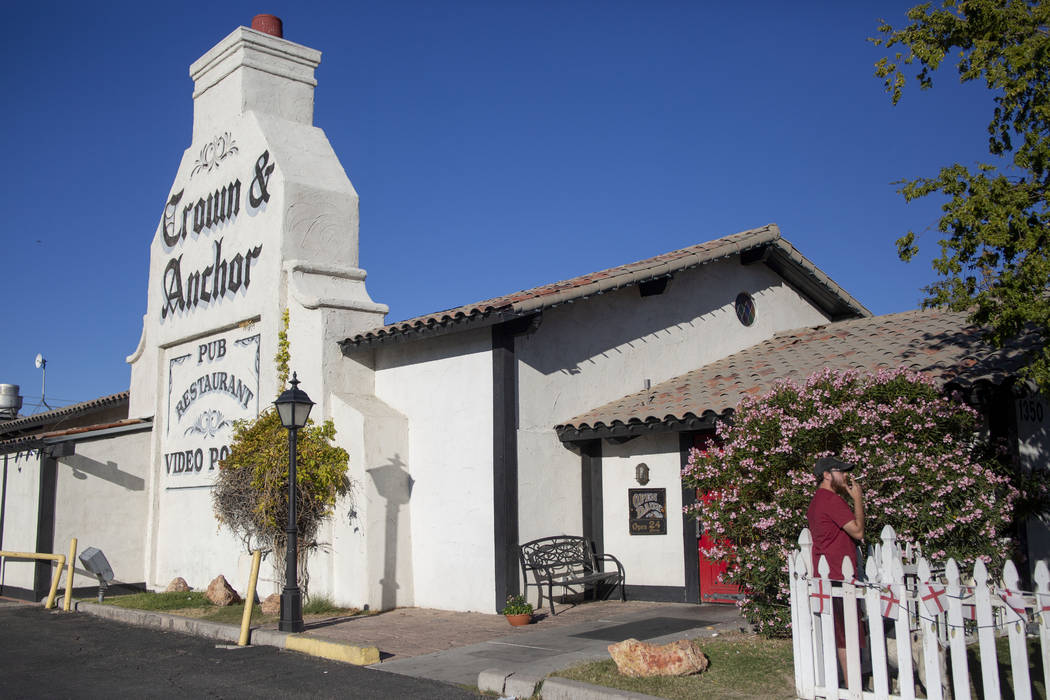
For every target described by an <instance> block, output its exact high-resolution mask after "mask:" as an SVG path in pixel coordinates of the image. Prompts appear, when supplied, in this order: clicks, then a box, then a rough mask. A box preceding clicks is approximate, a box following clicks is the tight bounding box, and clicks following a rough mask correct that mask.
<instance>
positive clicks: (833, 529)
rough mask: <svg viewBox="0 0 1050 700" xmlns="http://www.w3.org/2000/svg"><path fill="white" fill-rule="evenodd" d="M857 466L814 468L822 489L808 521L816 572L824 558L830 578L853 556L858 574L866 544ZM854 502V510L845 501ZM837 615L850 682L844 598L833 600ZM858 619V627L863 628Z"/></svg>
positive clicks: (842, 662) (827, 463)
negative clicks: (861, 547)
mask: <svg viewBox="0 0 1050 700" xmlns="http://www.w3.org/2000/svg"><path fill="white" fill-rule="evenodd" d="M852 470H853V465H852V464H850V463H849V462H843V461H842V460H840V459H837V458H836V457H821V458H820V459H818V460H817V461H816V463H815V464H814V465H813V474H814V476H816V477H817V479H818V482H819V486H818V487H817V492H816V493H815V494H813V500H812V501H810V504H809V510H808V511H807V512H806V518H807V520H809V534H810V535H812V537H813V571H814V572H816V571H817V564H818V563H819V562H820V557H821V556H822V555H823V556H824V557H826V558H827V560H828V565H829V567H830V569H831V570H830V571H829V572H828V577H829V578H831V579H833V580H837V581H841V580H842V579H843V577H842V560H843V558H844V557H849V558H850V561H851V563H852V564H853V571H854V573H855V574H856V573H859V572H858V570H857V566H858V563H857V543H861V542H863V541H864V494H863V492H862V491H861V488H860V484H859V483H857V481H856V479H849V478H848V477H847V475H846V473H847V472H849V471H852ZM844 498H848V499H850V500H851V501H852V502H853V510H850V508H849V506H847V505H846V502H845V501H844V500H843V499H844ZM833 611H834V614H835V646H836V647H837V648H838V657H839V667H840V668H841V669H842V676H843V678H845V679H846V682H847V684H848V683H849V679H848V678H846V625H845V623H844V622H843V619H842V598H835V599H834V601H833ZM859 622H860V621H859V620H858V627H859ZM860 645H861V646H862V647H863V646H864V635H863V634H861V637H860Z"/></svg>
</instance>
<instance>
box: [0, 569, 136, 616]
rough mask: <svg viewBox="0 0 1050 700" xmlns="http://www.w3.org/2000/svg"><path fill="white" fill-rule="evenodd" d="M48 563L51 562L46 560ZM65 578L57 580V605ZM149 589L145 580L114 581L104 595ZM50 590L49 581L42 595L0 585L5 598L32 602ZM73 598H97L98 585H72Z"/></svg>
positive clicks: (20, 588) (0, 594) (127, 593)
mask: <svg viewBox="0 0 1050 700" xmlns="http://www.w3.org/2000/svg"><path fill="white" fill-rule="evenodd" d="M48 563H49V564H50V563H51V562H48ZM63 576H64V574H63ZM64 584H65V579H64V578H63V580H62V581H59V585H58V590H56V591H55V600H56V601H59V602H58V603H57V605H61V604H62V603H61V602H60V601H61V600H62V596H64V595H65V594H66V589H65V585H64ZM148 590H149V589H148V588H146V582H145V581H139V582H138V583H114V584H113V585H111V586H110V587H109V588H107V589H106V597H109V596H114V595H129V594H132V593H145V592H147V591H148ZM50 592H51V584H50V582H49V583H48V584H47V590H45V591H44V595H42V596H39V597H37V596H34V595H33V591H31V590H29V589H28V588H22V587H21V586H8V585H4V586H0V596H3V597H5V598H16V599H18V600H28V601H30V602H32V603H38V602H40V601H41V600H45V599H46V598H47V594H48V593H50ZM73 597H74V598H87V597H92V598H97V597H98V586H74V587H73Z"/></svg>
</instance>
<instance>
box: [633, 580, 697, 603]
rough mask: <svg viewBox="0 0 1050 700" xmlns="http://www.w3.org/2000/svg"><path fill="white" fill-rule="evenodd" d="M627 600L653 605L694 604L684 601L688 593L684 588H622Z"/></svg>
mask: <svg viewBox="0 0 1050 700" xmlns="http://www.w3.org/2000/svg"><path fill="white" fill-rule="evenodd" d="M624 591H625V592H626V593H627V600H648V601H652V602H654V603H695V602H696V601H693V600H686V594H687V592H688V590H687V588H686V587H685V586H632V585H630V584H628V585H627V586H625V587H624Z"/></svg>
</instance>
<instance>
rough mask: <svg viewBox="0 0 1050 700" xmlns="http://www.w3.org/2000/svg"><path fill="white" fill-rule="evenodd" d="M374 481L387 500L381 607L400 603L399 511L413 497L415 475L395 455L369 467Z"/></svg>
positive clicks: (386, 608) (369, 472)
mask: <svg viewBox="0 0 1050 700" xmlns="http://www.w3.org/2000/svg"><path fill="white" fill-rule="evenodd" d="M366 471H367V473H368V475H369V476H370V477H372V481H373V482H374V483H375V487H376V491H378V492H379V495H380V497H382V498H384V499H386V513H385V515H386V537H385V538H384V542H383V578H381V579H380V580H379V584H380V586H382V590H383V592H382V602H381V608H380V609H381V610H389V609H391V608H393V607H395V606H396V605H397V589H398V588H399V586H398V583H397V536H398V524H399V522H400V517H399V513H398V511H399V510H400V508H401V506H403V505H407V504H408V502H409V500H411V498H412V485H413V483H414V482H413V481H412V476H411V475H410V474H409V473H408V469H406V468H405V463H404V462H403V461H402V460H401V455H399V454H394V457H393V459H392V460H391V461H390V463H389V464H384V465H383V466H381V467H376V468H374V469H367V470H366Z"/></svg>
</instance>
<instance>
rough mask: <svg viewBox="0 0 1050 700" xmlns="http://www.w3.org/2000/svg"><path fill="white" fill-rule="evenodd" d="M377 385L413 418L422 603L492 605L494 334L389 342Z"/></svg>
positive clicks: (411, 454) (415, 550)
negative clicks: (424, 340)
mask: <svg viewBox="0 0 1050 700" xmlns="http://www.w3.org/2000/svg"><path fill="white" fill-rule="evenodd" d="M375 385H376V396H377V397H378V398H380V399H381V400H383V401H385V402H386V403H387V404H389V405H390V406H391V407H392V408H394V409H395V410H397V411H399V412H400V413H402V414H404V415H405V416H406V417H407V419H408V434H409V440H408V443H409V448H408V455H406V456H404V457H403V458H402V462H403V463H402V464H399V465H398V468H400V469H404V470H405V471H407V472H408V474H409V475H410V476H411V479H412V491H411V498H410V500H409V508H410V510H411V522H412V560H413V573H414V584H413V585H414V590H415V604H416V605H418V606H420V607H429V608H442V609H445V610H478V611H483V612H491V611H492V610H493V609H494V606H495V600H494V598H493V595H494V593H493V592H494V586H495V580H494V571H493V569H494V563H493V562H494V560H493V541H492V537H493V535H492V533H493V526H494V521H493V514H492V439H493V438H492V340H491V331H490V330H489V329H488V328H484V329H479V330H475V331H468V332H464V333H457V334H453V335H448V336H440V337H436V338H433V339H429V340H427V341H426V342H417V343H412V342H409V343H401V344H396V345H392V346H391V347H389V348H380V349H379V350H377V351H376V379H375ZM371 573H372V575H375V573H374V572H371Z"/></svg>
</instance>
